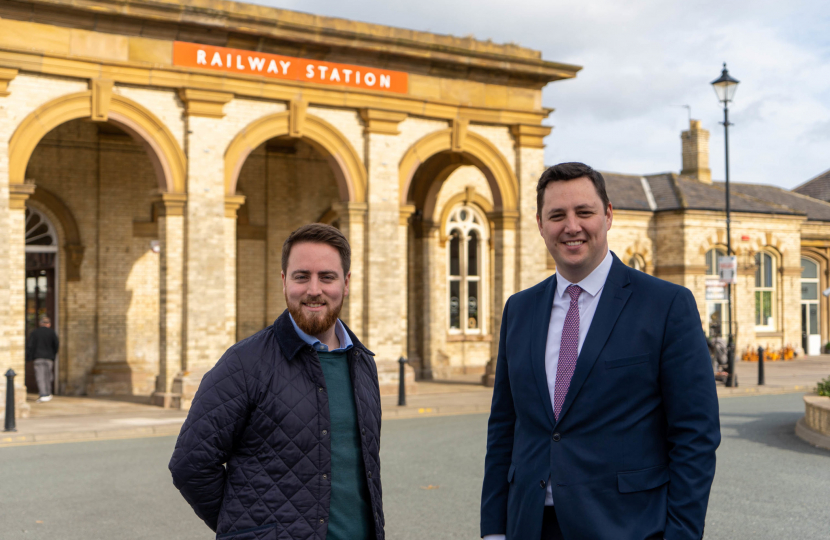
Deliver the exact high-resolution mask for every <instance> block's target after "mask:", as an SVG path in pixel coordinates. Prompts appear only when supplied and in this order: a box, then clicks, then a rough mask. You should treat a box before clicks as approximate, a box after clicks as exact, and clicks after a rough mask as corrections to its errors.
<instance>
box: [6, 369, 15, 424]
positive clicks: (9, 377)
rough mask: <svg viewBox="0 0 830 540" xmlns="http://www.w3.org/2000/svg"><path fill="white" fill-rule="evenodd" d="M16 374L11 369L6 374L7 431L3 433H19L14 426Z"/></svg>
mask: <svg viewBox="0 0 830 540" xmlns="http://www.w3.org/2000/svg"><path fill="white" fill-rule="evenodd" d="M15 375H16V373H15V372H14V370H13V369H11V368H9V370H8V371H7V372H6V429H4V430H3V431H17V428H16V427H15V425H14V376H15Z"/></svg>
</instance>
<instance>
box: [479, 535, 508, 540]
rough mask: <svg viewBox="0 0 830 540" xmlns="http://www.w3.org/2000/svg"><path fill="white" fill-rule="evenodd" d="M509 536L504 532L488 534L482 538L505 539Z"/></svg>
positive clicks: (487, 539) (490, 539)
mask: <svg viewBox="0 0 830 540" xmlns="http://www.w3.org/2000/svg"><path fill="white" fill-rule="evenodd" d="M506 538H507V537H506V536H505V535H503V534H488V535H487V536H485V537H484V538H482V539H481V540H505V539H506Z"/></svg>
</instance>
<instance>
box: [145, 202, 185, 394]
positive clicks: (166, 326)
mask: <svg viewBox="0 0 830 540" xmlns="http://www.w3.org/2000/svg"><path fill="white" fill-rule="evenodd" d="M186 201H187V195H185V194H184V193H160V194H159V195H158V197H157V200H156V203H155V204H156V208H157V212H158V216H159V218H158V231H159V272H160V276H159V311H160V313H159V334H160V335H159V374H158V377H157V378H156V392H155V393H154V394H153V403H154V404H155V405H159V406H162V407H165V408H167V407H179V406H180V399H181V395H180V394H175V393H173V391H172V387H173V379H174V378H175V376H176V375H178V374H179V373H180V372H181V371H182V309H183V307H184V306H183V304H184V298H183V294H182V292H183V291H182V288H183V285H184V281H183V279H184V275H183V271H184V207H185V204H186Z"/></svg>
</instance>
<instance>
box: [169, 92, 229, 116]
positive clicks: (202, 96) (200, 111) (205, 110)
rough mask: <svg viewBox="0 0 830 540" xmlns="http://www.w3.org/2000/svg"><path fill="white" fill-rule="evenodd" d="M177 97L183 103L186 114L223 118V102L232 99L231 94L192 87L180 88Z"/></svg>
mask: <svg viewBox="0 0 830 540" xmlns="http://www.w3.org/2000/svg"><path fill="white" fill-rule="evenodd" d="M179 98H180V99H181V100H182V102H183V103H184V108H185V113H186V114H187V116H202V117H204V118H224V117H225V110H224V109H225V104H226V103H228V102H230V101H231V100H232V99H233V94H229V93H227V92H211V91H208V90H195V89H193V88H180V89H179Z"/></svg>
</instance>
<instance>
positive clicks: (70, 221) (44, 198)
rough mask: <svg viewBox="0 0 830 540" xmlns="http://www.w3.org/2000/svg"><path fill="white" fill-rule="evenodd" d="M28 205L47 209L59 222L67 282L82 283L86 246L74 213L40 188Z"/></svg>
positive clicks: (50, 193) (55, 197)
mask: <svg viewBox="0 0 830 540" xmlns="http://www.w3.org/2000/svg"><path fill="white" fill-rule="evenodd" d="M26 204H27V205H29V204H32V205H33V206H34V207H36V208H38V209H41V208H43V209H46V210H47V211H48V213H49V214H50V217H54V218H55V220H57V222H58V227H57V229H58V230H59V237H60V239H61V240H62V243H63V245H62V246H61V247H62V248H63V249H64V252H65V253H66V259H65V260H66V263H65V264H66V280H67V281H80V279H81V263H82V262H83V260H84V245H83V243H82V242H81V234H80V229H79V228H78V222H77V221H75V216H74V215H72V211H71V210H69V207H68V206H66V204H65V203H64V202H63V201H62V200H61V199H60V198H59V197H58V196H57V195H55V194H54V193H52V192H51V191H49V190H47V189H44V188H42V187H39V186H38V187H37V188H36V189H35V192H34V193H33V194H32V195H31V196H30V197H29V199H28V200H27V201H26Z"/></svg>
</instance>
